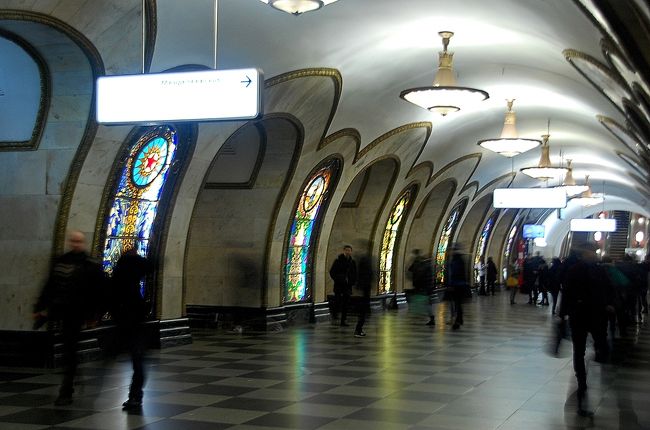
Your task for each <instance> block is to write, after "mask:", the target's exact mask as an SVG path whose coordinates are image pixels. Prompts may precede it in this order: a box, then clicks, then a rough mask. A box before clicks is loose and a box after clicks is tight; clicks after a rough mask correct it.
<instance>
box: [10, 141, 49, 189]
mask: <svg viewBox="0 0 650 430" xmlns="http://www.w3.org/2000/svg"><path fill="white" fill-rule="evenodd" d="M46 171H47V154H46V153H45V152H44V151H29V152H4V153H0V195H42V194H45V186H46Z"/></svg>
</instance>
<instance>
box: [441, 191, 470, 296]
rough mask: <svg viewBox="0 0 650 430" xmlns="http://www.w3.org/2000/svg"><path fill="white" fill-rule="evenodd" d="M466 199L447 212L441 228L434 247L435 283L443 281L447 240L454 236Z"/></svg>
mask: <svg viewBox="0 0 650 430" xmlns="http://www.w3.org/2000/svg"><path fill="white" fill-rule="evenodd" d="M466 202H467V201H466V200H463V201H461V202H460V203H459V204H457V205H456V206H454V208H453V209H452V210H451V212H450V213H449V217H448V218H447V222H445V225H444V226H443V228H442V232H441V233H440V240H438V248H437V249H436V252H435V255H436V284H443V283H444V282H445V270H446V267H447V248H448V247H449V241H450V240H451V238H452V237H453V236H454V232H455V231H456V227H458V221H460V215H461V213H462V211H463V210H464V209H465V204H466Z"/></svg>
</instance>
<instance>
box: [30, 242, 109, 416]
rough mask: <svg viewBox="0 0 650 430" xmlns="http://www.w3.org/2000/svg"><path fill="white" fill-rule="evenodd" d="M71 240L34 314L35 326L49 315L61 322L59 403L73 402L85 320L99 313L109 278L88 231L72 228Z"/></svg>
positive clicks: (52, 273)
mask: <svg viewBox="0 0 650 430" xmlns="http://www.w3.org/2000/svg"><path fill="white" fill-rule="evenodd" d="M67 242H68V247H69V249H70V250H69V251H68V252H66V253H65V254H63V255H61V256H60V257H57V258H55V259H54V260H53V262H52V267H51V269H50V274H49V276H48V279H47V282H46V283H45V286H44V287H43V290H42V292H41V295H40V297H39V298H38V301H37V302H36V305H34V315H33V316H34V319H35V320H36V324H35V328H38V326H40V325H42V324H43V322H44V321H45V320H46V319H47V320H50V321H59V322H60V323H61V325H60V327H61V337H62V342H63V381H62V382H61V387H60V388H59V396H58V397H57V399H56V401H55V402H54V404H55V405H57V406H63V405H69V404H71V403H72V393H73V392H74V377H75V373H76V371H77V344H78V342H79V334H80V332H81V328H82V326H83V324H84V322H85V321H91V320H92V319H94V318H96V317H97V312H98V310H99V302H100V296H101V291H102V288H103V286H104V285H103V284H104V281H105V278H104V272H103V271H102V269H101V265H100V264H99V263H98V262H97V261H94V260H93V259H91V258H90V256H89V255H88V253H87V252H86V237H85V236H84V234H83V233H82V232H80V231H72V232H70V233H69V234H68V239H67Z"/></svg>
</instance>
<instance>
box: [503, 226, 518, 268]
mask: <svg viewBox="0 0 650 430" xmlns="http://www.w3.org/2000/svg"><path fill="white" fill-rule="evenodd" d="M516 233H517V224H515V225H513V226H512V228H511V229H510V233H509V234H508V240H507V241H506V247H505V249H504V250H503V256H504V258H503V269H502V273H503V278H504V279H506V278H507V277H508V270H510V253H511V252H512V244H513V242H514V240H515V235H516Z"/></svg>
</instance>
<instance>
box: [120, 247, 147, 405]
mask: <svg viewBox="0 0 650 430" xmlns="http://www.w3.org/2000/svg"><path fill="white" fill-rule="evenodd" d="M152 271H153V265H152V264H151V263H150V262H149V260H147V259H146V258H144V257H142V256H140V255H138V253H137V251H136V250H135V249H134V248H131V249H128V250H126V251H124V252H123V253H122V256H121V257H120V259H119V260H117V264H116V265H115V269H113V277H112V278H111V281H112V286H111V287H112V293H113V300H114V303H113V319H114V320H115V323H116V324H117V330H118V340H119V341H120V343H121V344H122V345H123V346H125V347H126V348H127V349H128V351H129V353H130V354H131V363H132V366H133V376H132V378H131V386H130V387H129V398H128V400H126V401H125V402H124V403H123V404H122V406H123V407H124V409H137V408H140V407H142V388H143V387H144V381H145V374H144V364H143V361H144V352H145V350H146V346H147V345H146V343H147V341H146V336H145V333H144V325H143V323H144V321H145V320H146V318H147V314H148V309H147V304H146V302H145V300H144V297H143V296H142V292H141V291H140V281H141V280H142V278H143V277H144V276H146V275H147V274H148V273H151V272H152Z"/></svg>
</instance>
